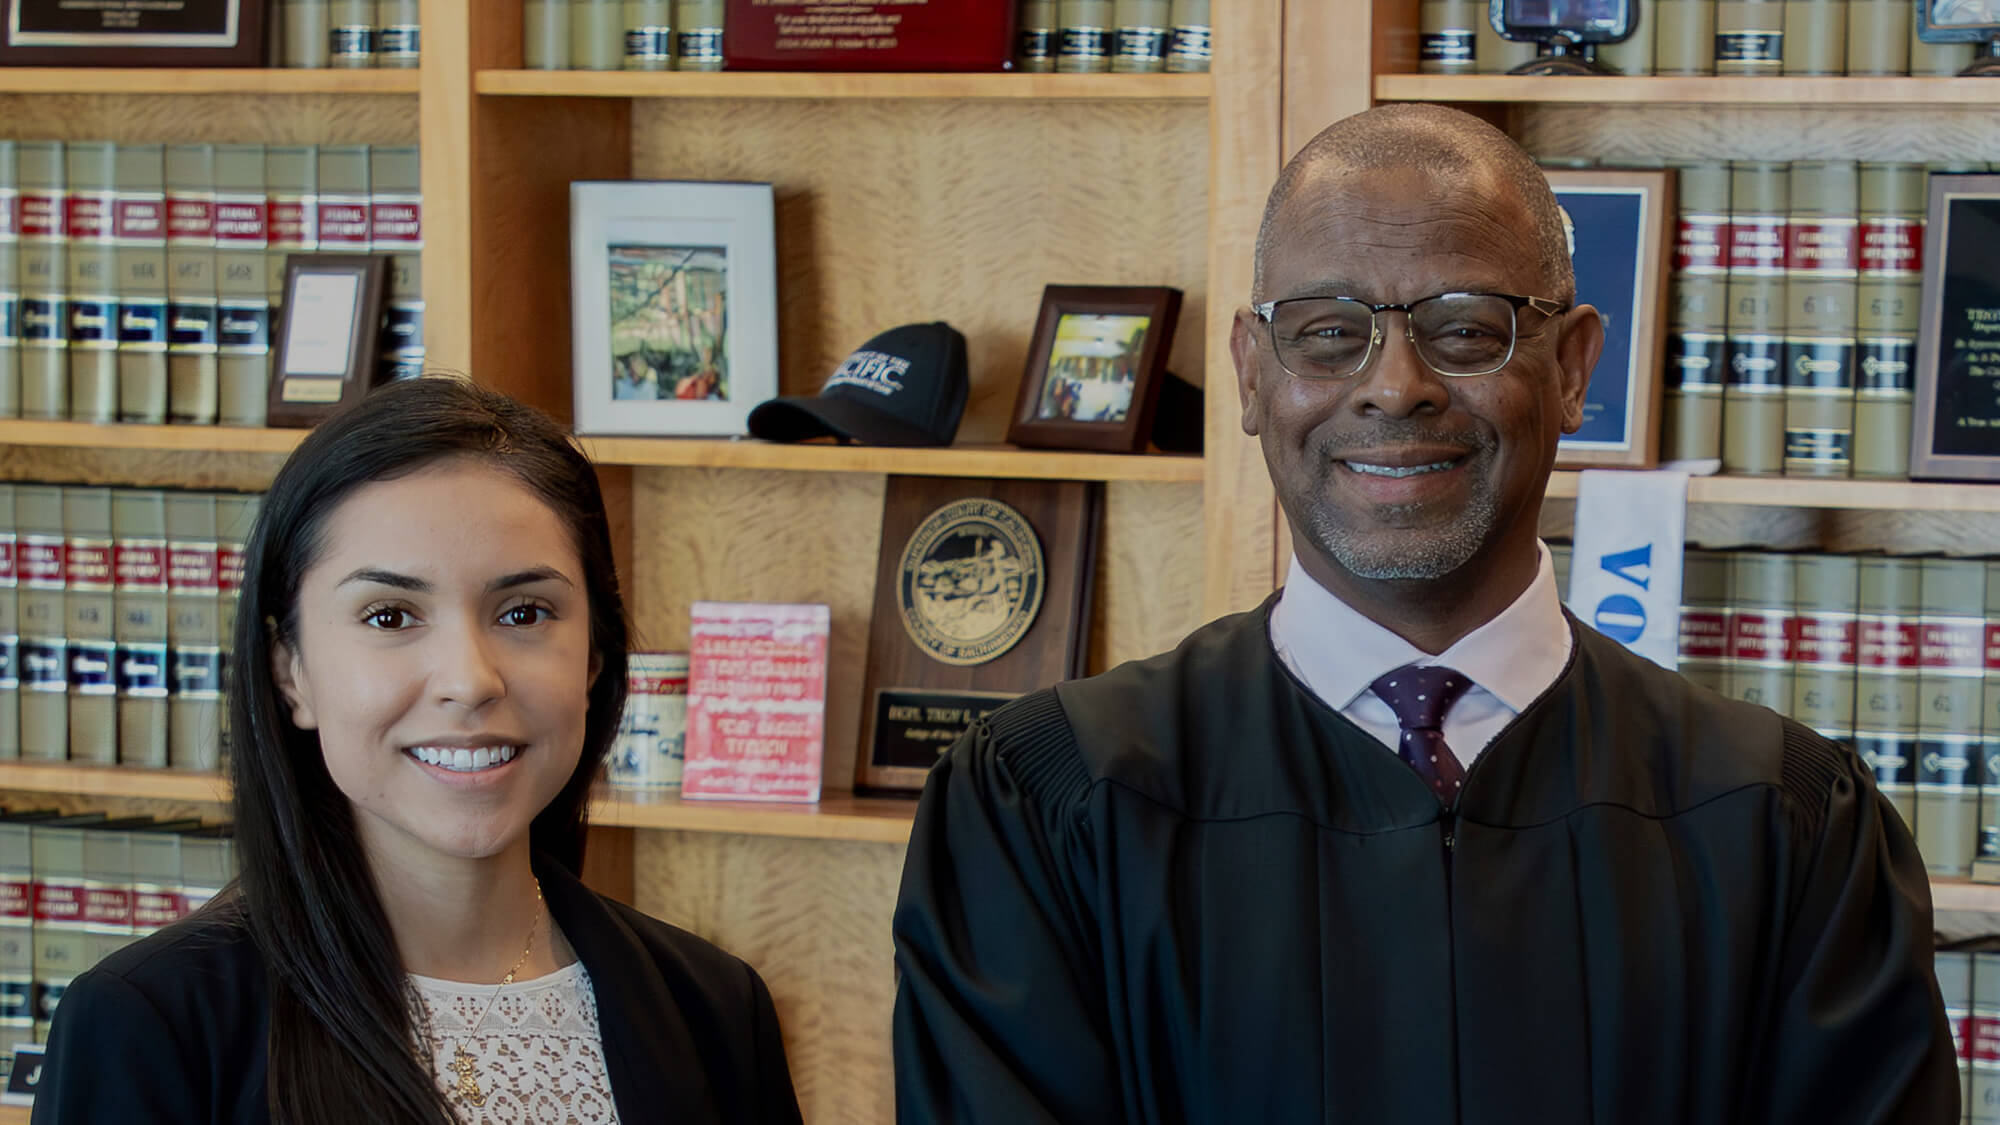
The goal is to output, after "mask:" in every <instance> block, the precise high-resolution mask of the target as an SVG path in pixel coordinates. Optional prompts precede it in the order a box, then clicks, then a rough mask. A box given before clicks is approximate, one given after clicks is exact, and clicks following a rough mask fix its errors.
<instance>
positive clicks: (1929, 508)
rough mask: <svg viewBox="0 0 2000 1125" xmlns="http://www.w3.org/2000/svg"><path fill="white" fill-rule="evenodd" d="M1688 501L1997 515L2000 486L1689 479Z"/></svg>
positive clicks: (1555, 478) (1562, 494)
mask: <svg viewBox="0 0 2000 1125" xmlns="http://www.w3.org/2000/svg"><path fill="white" fill-rule="evenodd" d="M1578 481H1579V476H1578V474H1576V473H1569V472H1562V473H1556V474H1554V475H1552V476H1551V477H1550V478H1549V489H1548V493H1547V495H1548V496H1549V497H1551V498H1553V499H1564V500H1566V499H1574V498H1575V497H1576V492H1577V485H1578ZM1688 500H1689V501H1690V502H1691V503H1696V504H1746V505H1753V506H1757V507H1766V508H1842V509H1847V510H1850V511H1885V512H1982V513H1986V512H2000V485H1992V484H1953V483H1944V482H1930V481H1908V480H1815V479H1812V478H1807V477H1728V476H1715V477H1694V478H1692V479H1691V480H1689V481H1688Z"/></svg>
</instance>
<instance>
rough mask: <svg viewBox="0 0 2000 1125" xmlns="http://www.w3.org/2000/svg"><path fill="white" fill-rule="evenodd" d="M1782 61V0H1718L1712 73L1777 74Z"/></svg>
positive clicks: (1783, 25)
mask: <svg viewBox="0 0 2000 1125" xmlns="http://www.w3.org/2000/svg"><path fill="white" fill-rule="evenodd" d="M1784 63H1785V0H1719V2H1718V3H1717V4H1716V5H1715V73H1717V74H1723V75H1769V74H1779V73H1782V72H1783V70H1784Z"/></svg>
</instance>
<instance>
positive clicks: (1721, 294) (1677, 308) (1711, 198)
mask: <svg viewBox="0 0 2000 1125" xmlns="http://www.w3.org/2000/svg"><path fill="white" fill-rule="evenodd" d="M1729 177H1730V173H1729V165H1728V163H1727V162H1725V161H1720V160H1714V161H1705V162H1703V163H1700V164H1688V165H1684V166H1682V167H1680V168H1679V169H1676V171H1675V173H1674V179H1675V186H1676V191H1675V195H1674V198H1675V201H1676V206H1677V207H1678V208H1679V212H1680V213H1679V215H1678V216H1677V221H1676V224H1675V231H1676V233H1675V237H1674V272H1673V278H1672V287H1673V305H1672V315H1671V319H1670V321H1669V323H1668V325H1667V363H1666V390H1665V401H1664V414H1665V432H1664V440H1663V441H1662V442H1661V450H1660V456H1661V457H1662V458H1663V459H1665V460H1668V461H1712V462H1717V463H1720V461H1721V460H1722V395H1723V388H1724V386H1725V384H1726V381H1727V380H1726V375H1727V373H1728V369H1729V357H1728V354H1727V348H1726V342H1727V340H1728V330H1729V256H1728V255H1729V244H1728V243H1729V185H1730V178H1729Z"/></svg>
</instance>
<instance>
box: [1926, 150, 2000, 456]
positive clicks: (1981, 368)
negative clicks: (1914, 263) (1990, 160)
mask: <svg viewBox="0 0 2000 1125" xmlns="http://www.w3.org/2000/svg"><path fill="white" fill-rule="evenodd" d="M1920 309H1921V311H1920V313H1919V315H1920V317H1921V319H1920V321H1919V322H1918V323H1919V327H1918V329H1917V372H1916V381H1917V386H1916V392H1917V394H1916V407H1915V409H1914V411H1913V413H1912V418H1911V423H1910V475H1911V476H1912V477H1915V478H1918V479H1920V480H2000V176H1932V177H1931V196H1930V209H1929V222H1928V225H1926V226H1925V228H1924V291H1923V303H1922V305H1921V306H1920Z"/></svg>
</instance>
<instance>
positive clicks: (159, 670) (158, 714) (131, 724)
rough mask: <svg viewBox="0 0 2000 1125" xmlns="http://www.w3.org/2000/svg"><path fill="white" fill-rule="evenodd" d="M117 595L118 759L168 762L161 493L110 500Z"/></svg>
mask: <svg viewBox="0 0 2000 1125" xmlns="http://www.w3.org/2000/svg"><path fill="white" fill-rule="evenodd" d="M111 535H112V541H113V547H112V550H113V557H112V566H113V569H114V570H115V571H116V573H117V580H118V592H117V607H118V628H117V639H118V761H119V764H121V765H132V766H152V767H158V766H164V765H166V764H167V667H168V661H167V507H166V497H165V496H164V495H163V494H162V493H160V492H158V491H155V490H141V489H131V490H122V491H120V492H118V493H116V494H114V495H113V496H112V499H111Z"/></svg>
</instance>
